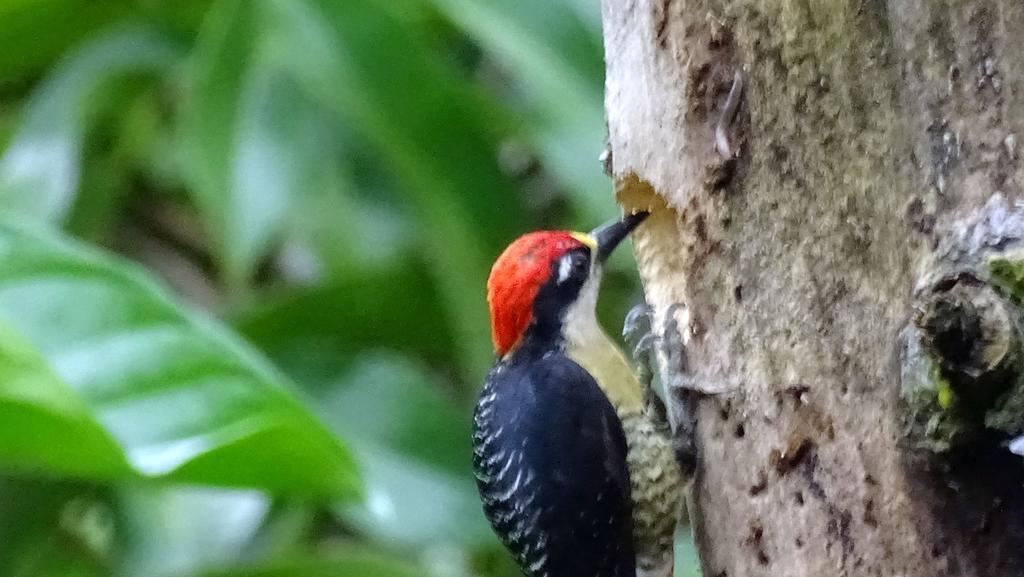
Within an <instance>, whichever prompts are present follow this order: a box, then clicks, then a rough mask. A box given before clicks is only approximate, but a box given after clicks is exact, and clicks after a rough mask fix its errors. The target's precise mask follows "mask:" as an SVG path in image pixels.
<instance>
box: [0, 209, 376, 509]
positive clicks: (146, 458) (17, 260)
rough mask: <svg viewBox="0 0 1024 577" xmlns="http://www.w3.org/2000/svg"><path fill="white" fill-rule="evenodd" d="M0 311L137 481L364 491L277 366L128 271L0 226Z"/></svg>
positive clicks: (67, 245) (61, 242)
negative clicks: (107, 437) (113, 444)
mask: <svg viewBox="0 0 1024 577" xmlns="http://www.w3.org/2000/svg"><path fill="white" fill-rule="evenodd" d="M0 318H3V319H6V321H7V322H9V323H10V324H11V325H12V326H14V328H15V329H16V330H18V331H20V333H21V334H22V335H24V336H25V338H26V339H27V340H28V341H29V342H31V343H32V344H33V345H35V346H36V347H37V348H38V349H39V350H40V351H41V352H42V354H43V356H44V357H45V358H46V359H47V360H48V361H49V363H50V365H51V366H52V367H53V368H54V369H55V371H56V373H57V374H58V376H60V377H61V378H63V379H64V381H65V382H67V383H68V384H69V385H71V386H72V387H73V388H74V389H75V391H76V392H77V393H78V395H79V396H80V397H81V398H82V400H83V401H84V402H85V404H86V405H87V406H88V408H89V410H90V411H91V413H92V414H93V415H95V417H96V419H97V420H98V421H99V422H100V423H101V424H102V425H103V426H104V427H105V428H106V430H107V431H108V432H109V433H110V434H111V435H112V436H113V437H114V439H115V440H116V441H117V442H118V443H120V445H121V446H122V447H123V449H124V450H125V452H126V453H127V455H128V460H129V462H130V463H131V465H132V466H133V467H134V468H135V470H136V471H137V472H138V473H139V474H141V475H144V476H148V477H154V478H161V479H168V480H174V481H181V482H190V483H199V484H211V485H225V486H248V487H258V488H262V489H267V490H271V491H281V492H291V493H297V494H310V495H313V494H316V495H323V494H332V495H337V496H351V495H353V494H354V493H356V492H357V491H358V482H357V479H356V473H355V470H354V465H353V463H352V460H351V458H350V456H349V454H348V453H347V451H346V450H345V449H344V447H342V446H341V445H340V444H339V442H338V441H337V440H336V439H335V438H334V437H333V436H332V435H331V434H330V433H329V432H327V431H326V430H325V429H324V428H323V427H322V426H321V425H320V424H319V423H318V422H317V421H316V419H314V418H313V417H312V416H311V415H310V414H309V413H308V412H307V411H306V410H305V409H304V408H303V407H302V406H301V405H300V404H299V403H298V402H297V401H296V400H295V398H294V397H293V396H292V395H291V394H290V393H289V386H288V384H287V381H286V380H285V379H284V378H283V377H282V376H281V375H280V374H279V373H277V371H275V370H274V369H273V368H272V367H271V366H270V365H269V364H268V363H266V361H265V360H263V359H262V358H261V357H260V356H259V355H258V354H256V353H255V352H254V351H253V350H252V349H250V348H249V347H248V346H246V345H245V344H244V343H242V342H241V341H239V340H238V339H237V338H235V337H234V336H232V335H231V334H229V333H228V332H226V331H225V330H223V329H222V328H221V327H219V326H217V325H216V324H215V323H213V322H211V321H210V320H209V319H207V318H205V317H203V316H201V315H198V314H195V313H192V312H190V311H187V310H185V309H183V308H181V307H180V306H178V305H177V304H175V303H174V302H173V300H172V299H171V298H170V297H169V296H168V295H167V293H166V292H165V291H164V290H163V289H162V288H161V287H159V286H157V285H155V284H154V283H153V282H152V281H150V280H149V279H148V278H147V277H146V276H145V275H143V274H141V273H140V272H139V271H138V270H137V269H135V268H133V267H131V266H128V265H126V264H124V263H122V262H119V261H116V260H113V259H111V258H109V257H106V256H105V255H103V254H99V253H97V252H95V251H92V250H88V249H86V248H83V247H81V246H79V245H76V244H75V243H73V242H71V241H69V240H65V239H60V238H57V237H53V236H49V235H47V234H44V233H41V232H34V231H30V230H29V229H27V228H22V227H19V226H15V225H13V224H10V223H6V222H5V223H0ZM40 460H41V461H42V459H40ZM40 464H41V465H44V464H45V463H44V462H41V463H40Z"/></svg>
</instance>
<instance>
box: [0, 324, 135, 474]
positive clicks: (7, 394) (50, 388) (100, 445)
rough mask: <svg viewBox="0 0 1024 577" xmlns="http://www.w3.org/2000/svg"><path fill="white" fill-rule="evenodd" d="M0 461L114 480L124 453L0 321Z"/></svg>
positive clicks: (124, 468) (123, 465)
mask: <svg viewBox="0 0 1024 577" xmlns="http://www.w3.org/2000/svg"><path fill="white" fill-rule="evenodd" d="M0 461H2V462H3V463H4V464H5V465H7V466H8V467H12V468H15V469H19V470H39V471H42V472H48V473H54V472H55V473H58V474H63V475H76V476H82V477H101V478H102V477H105V478H116V477H120V476H123V475H125V474H128V473H129V472H130V471H131V469H130V467H129V466H128V462H127V460H126V458H125V455H124V452H123V451H122V450H121V448H120V447H119V446H118V445H117V443H116V442H114V440H113V439H112V438H111V437H110V435H109V434H107V432H106V431H105V430H104V429H103V428H102V427H101V426H100V424H99V423H98V422H96V420H95V419H94V418H93V417H92V415H90V414H89V411H88V409H87V407H86V406H85V404H84V403H83V402H81V400H80V399H78V397H77V395H76V394H75V393H74V391H72V390H70V389H69V388H68V386H67V385H66V384H65V383H63V382H62V381H61V380H60V378H58V377H57V376H56V375H55V374H53V372H52V371H51V370H50V367H49V366H48V365H47V364H46V361H45V359H43V358H42V357H41V356H40V355H39V354H38V352H37V351H36V350H35V349H33V348H32V346H31V345H30V344H28V343H27V342H26V341H25V340H24V339H23V338H22V337H21V336H20V335H18V334H17V333H16V332H15V331H14V330H13V329H12V328H11V327H10V326H9V325H8V324H7V323H6V322H3V321H0Z"/></svg>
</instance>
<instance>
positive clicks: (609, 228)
mask: <svg viewBox="0 0 1024 577" xmlns="http://www.w3.org/2000/svg"><path fill="white" fill-rule="evenodd" d="M649 215H650V213H649V212H647V211H640V212H637V213H635V214H631V215H628V216H626V217H624V218H623V219H622V220H616V221H613V222H609V223H608V224H604V225H601V226H599V227H597V228H595V229H594V230H592V231H591V232H590V236H592V237H594V240H596V241H597V262H599V263H603V262H604V261H605V260H606V259H607V258H608V256H609V255H611V254H612V251H613V250H615V247H617V246H619V243H621V242H622V240H623V239H625V238H626V237H627V236H629V233H631V232H633V229H635V228H636V227H638V226H640V223H641V222H643V221H644V219H646V218H647V217H648V216H649Z"/></svg>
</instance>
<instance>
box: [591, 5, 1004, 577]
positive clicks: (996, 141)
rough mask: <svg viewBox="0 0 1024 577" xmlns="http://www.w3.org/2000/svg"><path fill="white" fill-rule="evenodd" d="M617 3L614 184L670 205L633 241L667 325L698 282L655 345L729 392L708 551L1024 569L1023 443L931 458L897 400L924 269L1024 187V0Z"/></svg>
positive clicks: (701, 485)
mask: <svg viewBox="0 0 1024 577" xmlns="http://www.w3.org/2000/svg"><path fill="white" fill-rule="evenodd" d="M602 8H603V17H604V34H605V51H606V61H607V96H606V108H607V117H608V128H609V135H610V145H611V151H612V158H613V163H612V171H613V175H614V178H615V181H616V189H617V195H618V199H619V201H620V203H622V204H623V206H625V207H627V208H647V209H651V210H652V211H653V215H652V218H651V219H650V220H649V221H648V224H645V225H644V226H643V227H641V229H640V230H639V231H638V232H637V234H636V236H635V238H634V246H635V249H636V253H637V259H638V262H639V263H640V269H641V275H642V277H643V279H644V282H645V286H646V294H647V298H648V301H649V303H650V304H651V305H652V306H653V307H654V309H655V325H660V324H662V323H664V317H665V315H666V314H667V312H668V311H669V310H670V307H671V306H672V305H673V304H675V303H684V304H685V309H684V308H679V307H676V308H675V309H673V310H672V314H673V316H674V317H675V321H676V322H677V323H678V324H679V327H680V329H681V331H682V333H683V334H684V336H685V339H686V340H687V343H686V355H685V356H686V363H685V365H682V364H679V363H672V362H670V361H671V359H670V358H669V357H671V356H673V355H672V354H671V351H670V352H669V354H667V355H666V354H663V355H662V359H661V360H662V362H663V364H665V365H672V366H664V367H663V369H664V370H665V371H668V373H669V374H670V376H674V377H675V378H676V380H677V383H687V384H689V385H690V386H694V387H697V388H699V389H701V390H703V391H705V392H709V393H713V394H707V395H701V396H700V399H699V401H698V403H697V407H696V416H697V419H698V421H697V431H696V444H697V449H698V465H697V477H696V483H695V487H694V494H693V506H694V513H695V532H696V534H697V537H698V546H699V549H700V552H701V557H702V564H703V568H704V573H705V575H707V576H709V577H716V576H717V577H742V576H746V575H773V576H774V575H778V576H813V577H819V576H823V575H885V576H890V575H891V576H897V575H899V576H928V577H931V576H945V575H957V576H961V575H962V576H997V575H999V576H1002V575H1024V508H1022V506H1021V502H1020V498H1019V497H1017V496H1016V494H1017V493H1024V488H1022V484H1021V471H1020V469H1021V461H1020V459H1019V458H1016V457H1013V458H1010V457H1012V456H1010V455H1008V453H1006V452H1005V451H1004V450H1002V449H1001V448H999V447H995V448H994V449H992V450H991V451H972V455H971V456H970V458H968V459H967V460H966V461H965V460H963V459H961V460H960V461H957V462H956V464H955V465H953V466H950V465H948V463H947V464H946V465H944V466H942V467H936V466H933V465H927V466H926V465H922V464H921V463H920V462H919V461H918V460H916V459H914V458H911V457H910V456H908V451H907V449H906V443H905V441H906V439H905V437H906V434H907V433H906V429H905V427H904V425H903V421H904V416H903V414H902V413H901V411H904V410H905V409H904V408H902V403H901V400H900V388H901V366H900V362H901V361H900V349H901V344H900V343H901V338H903V337H902V336H901V335H903V334H904V330H905V328H906V327H907V326H908V323H910V322H912V319H913V318H914V314H915V307H916V306H917V305H918V303H917V300H918V298H919V296H920V285H921V283H922V282H923V280H922V279H926V278H929V275H930V274H931V273H932V272H933V271H932V269H933V268H935V267H937V266H938V264H937V263H939V262H940V261H941V254H940V253H942V251H943V250H945V251H946V253H948V252H949V249H948V247H949V245H950V244H951V243H952V244H954V245H955V244H956V243H957V242H960V241H962V240H963V238H962V237H964V235H965V234H967V233H966V232H965V231H970V230H973V229H972V228H971V226H972V225H971V222H972V219H975V220H976V219H977V218H979V216H978V215H979V214H980V211H981V210H982V207H985V206H990V207H991V205H992V199H993V198H995V199H996V203H997V204H998V203H1002V204H1003V205H1005V207H1004V208H1005V210H1015V209H1014V206H1015V204H1014V203H1015V202H1016V201H1017V199H1018V198H1019V196H1020V184H1021V183H1022V182H1024V180H1022V179H1024V173H1022V169H1021V161H1020V159H1019V155H1020V152H1018V150H1017V148H1018V145H1017V140H1018V138H1020V137H1024V2H1021V1H1020V0H991V1H988V0H978V1H975V2H971V1H967V0H962V1H961V0H947V1H941V0H890V1H889V2H873V1H840V0H819V1H813V0H795V1H787V0H758V1H755V0H735V1H728V0H686V1H683V0H603V6H602ZM736 70H742V71H743V73H744V75H745V78H746V81H745V88H744V91H745V93H744V100H743V102H742V104H741V107H740V109H739V113H738V115H737V117H736V119H735V122H734V124H733V125H732V126H731V127H730V128H729V129H728V133H729V134H730V140H731V143H732V147H733V148H734V149H738V158H735V159H723V158H722V156H721V155H720V154H719V152H717V151H716V147H715V127H716V123H717V122H718V119H719V116H720V115H721V113H722V108H723V106H724V103H725V100H726V95H727V93H728V92H729V89H730V86H731V83H732V80H733V75H734V73H735V71H736ZM958 235H959V236H958ZM958 239H959V240H958ZM944 246H945V247H946V249H943V248H942V247H944ZM996 248H999V247H996ZM943 254H944V253H943ZM677 356H678V355H677ZM673 410H674V411H676V412H677V413H679V412H680V411H682V410H683V409H681V408H680V407H679V406H675V407H674V408H673ZM681 417H682V415H679V414H677V415H676V420H677V421H678V420H679V419H680V418H681Z"/></svg>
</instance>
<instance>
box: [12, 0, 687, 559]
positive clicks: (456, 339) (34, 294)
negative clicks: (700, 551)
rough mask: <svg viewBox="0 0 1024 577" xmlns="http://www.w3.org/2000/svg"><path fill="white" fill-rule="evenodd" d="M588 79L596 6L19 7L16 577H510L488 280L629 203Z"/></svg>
mask: <svg viewBox="0 0 1024 577" xmlns="http://www.w3.org/2000/svg"><path fill="white" fill-rule="evenodd" d="M602 88H603V61H602V47H601V36H600V14H599V5H598V2H597V0H517V1H515V2H509V1H507V0H387V1H383V0H376V1H375V0H337V1H331V0H214V1H211V0H175V1H171V0H167V1H159V0H4V1H3V2H2V3H0V574H2V575H4V576H9V577H42V576H63V575H68V576H76V577H77V576H81V577H93V576H96V577H106V576H118V577H120V576H155V577H164V576H193V575H209V576H213V575H217V576H224V577H229V576H243V575H261V576H272V575H273V576H278V575H280V576H292V575H294V576H319V575H324V576H328V575H331V576H350V575H351V576H367V577H373V576H377V575H381V576H384V575H396V576H407V575H408V576H412V575H433V576H437V577H461V576H467V577H468V576H481V577H484V576H495V577H497V576H513V575H517V574H518V572H517V570H516V569H515V568H514V567H513V566H512V564H511V561H510V560H509V559H508V556H507V555H506V554H505V553H504V551H503V550H502V549H501V547H500V545H499V544H498V542H497V541H496V539H495V538H494V537H493V535H492V534H491V532H490V530H489V528H488V527H487V525H486V522H485V521H484V519H483V516H482V514H481V512H480V506H479V503H478V500H477V496H476V492H475V487H474V485H473V481H472V475H471V472H470V464H469V463H470V459H469V420H470V414H471V408H472V405H473V402H474V401H475V396H476V392H477V390H478V387H479V384H480V383H481V381H482V379H483V376H484V375H485V373H486V371H487V369H488V367H489V366H490V364H491V362H492V361H493V354H492V351H491V344H490V339H489V329H488V321H487V311H486V304H485V301H484V296H485V295H484V283H485V281H486V277H487V273H488V270H489V266H490V263H491V262H492V260H493V259H494V258H495V257H496V256H497V254H498V253H499V252H500V251H501V249H502V248H503V247H504V246H505V245H506V244H507V243H508V242H509V241H511V240H512V239H513V238H514V237H515V236H516V235H518V234H519V233H521V232H524V231H526V230H530V229H535V228H541V227H559V228H573V229H582V230H587V229H589V228H591V227H593V226H596V225H597V224H600V223H601V222H603V221H605V220H608V219H610V218H614V217H615V216H617V215H618V210H617V208H616V206H615V205H614V202H613V197H612V191H611V183H610V181H609V180H608V179H607V178H606V177H605V176H604V175H603V173H602V169H601V165H600V163H599V162H598V156H599V154H600V153H601V151H602V149H603V147H604V138H605V128H604V121H603V111H602ZM630 258H631V257H630V255H629V251H628V250H626V251H620V252H619V254H618V255H616V259H615V260H614V261H613V262H612V264H611V266H610V271H609V273H608V274H607V275H606V282H605V288H604V292H603V294H602V301H601V316H602V318H603V320H604V322H605V326H606V327H608V329H609V332H610V333H612V334H617V333H618V329H619V327H620V325H621V319H622V318H623V315H624V314H625V311H626V310H627V309H628V308H629V306H630V304H633V303H636V302H640V301H641V300H642V295H641V293H640V291H639V285H638V283H637V280H636V275H635V272H634V271H633V265H632V262H631V260H630ZM681 542H685V539H682V540H681ZM683 549H684V551H683V552H684V555H683V561H682V563H683V567H682V568H681V570H680V571H679V572H678V573H677V575H691V574H695V571H696V569H695V568H694V566H693V558H692V551H691V550H690V549H689V548H688V547H684V548H683Z"/></svg>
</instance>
